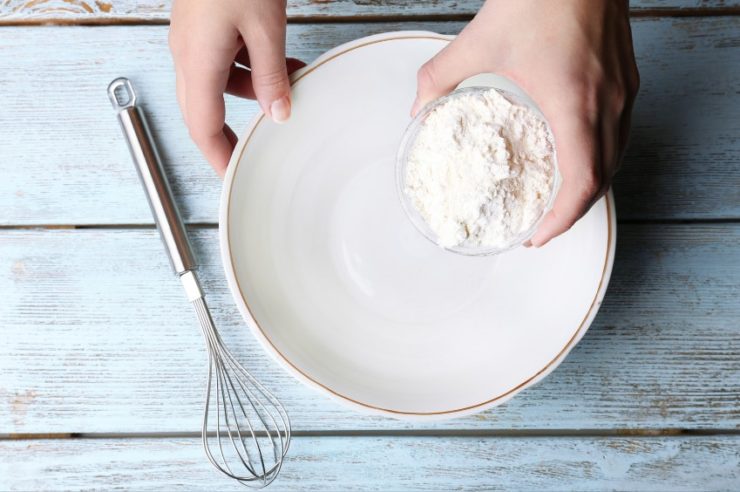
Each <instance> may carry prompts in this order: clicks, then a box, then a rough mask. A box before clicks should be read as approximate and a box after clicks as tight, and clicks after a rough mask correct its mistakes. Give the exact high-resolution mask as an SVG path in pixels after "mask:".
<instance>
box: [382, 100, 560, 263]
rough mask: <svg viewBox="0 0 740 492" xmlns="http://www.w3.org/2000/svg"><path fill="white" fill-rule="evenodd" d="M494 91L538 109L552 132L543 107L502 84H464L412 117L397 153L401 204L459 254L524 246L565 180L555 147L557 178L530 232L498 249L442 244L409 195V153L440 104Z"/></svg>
mask: <svg viewBox="0 0 740 492" xmlns="http://www.w3.org/2000/svg"><path fill="white" fill-rule="evenodd" d="M490 90H495V91H497V92H498V93H499V94H501V95H502V96H504V97H505V98H506V99H508V100H509V102H511V103H513V104H517V105H520V106H526V107H528V108H530V109H532V110H534V111H535V112H536V113H537V114H538V115H539V116H540V117H541V118H542V120H543V121H544V122H545V124H546V125H547V129H548V131H549V132H550V134H551V135H552V129H551V128H550V124H549V123H548V121H547V119H546V118H545V117H544V115H543V114H542V111H540V108H538V107H537V106H535V105H533V104H532V103H530V102H528V101H526V100H524V99H523V98H522V97H520V96H518V95H517V94H514V93H513V92H510V91H507V90H505V89H500V88H498V87H492V86H472V87H462V88H459V89H455V90H454V91H452V92H451V93H449V94H447V95H446V96H442V97H440V98H438V99H435V100H434V101H431V102H430V103H428V104H427V105H426V106H424V107H423V108H422V109H421V110H420V111H419V112H418V113H417V114H416V116H415V117H414V118H413V119H412V120H411V123H409V125H408V126H407V127H406V130H405V131H404V133H403V136H402V137H401V144H400V145H399V148H398V153H397V154H396V191H397V194H398V197H399V200H400V201H401V207H402V208H403V210H404V213H405V214H406V216H407V217H408V219H409V220H410V221H411V223H412V224H413V225H414V227H415V228H416V229H417V230H418V231H419V232H420V233H421V234H422V235H423V236H424V237H425V238H426V239H428V240H429V241H431V242H432V243H434V244H435V245H437V246H438V247H440V248H442V249H445V250H447V251H450V252H452V253H457V254H461V255H466V256H489V255H497V254H501V253H505V252H507V251H510V250H512V249H514V248H518V247H519V246H521V245H522V243H524V242H526V241H527V240H529V239H531V237H532V236H533V235H534V233H535V232H536V231H537V227H539V225H540V223H541V222H542V219H543V218H544V217H545V215H546V214H547V212H548V211H550V210H551V209H552V206H553V204H554V202H555V196H556V195H557V192H558V190H559V188H560V183H561V181H562V180H561V177H560V172H559V171H558V159H557V152H556V151H555V150H554V149H553V162H552V165H553V180H552V185H551V187H550V196H549V197H548V200H547V203H546V204H545V207H544V208H543V209H542V212H541V213H540V215H539V216H538V218H537V220H535V221H534V223H533V224H532V227H530V228H529V229H527V230H526V231H523V232H522V233H521V234H519V235H517V236H516V237H514V238H513V239H512V241H511V242H510V243H509V244H507V245H506V246H504V247H498V248H497V247H490V246H480V247H471V246H451V247H449V246H442V245H440V244H439V241H438V239H437V235H436V233H435V232H434V231H432V229H431V228H430V227H429V225H428V224H427V222H426V220H424V217H422V216H421V214H420V213H419V212H418V211H417V210H416V207H414V205H413V204H412V203H411V200H410V199H409V197H408V195H407V194H406V192H405V189H406V167H407V165H408V155H409V152H410V151H411V147H412V146H413V144H414V142H415V141H416V137H417V135H418V134H419V131H420V130H421V127H422V124H423V122H424V120H425V119H426V117H427V116H428V115H429V113H431V112H432V111H434V110H435V109H436V108H437V107H439V106H441V105H442V104H444V103H446V102H447V101H449V100H450V99H453V98H456V97H459V96H460V95H463V94H469V93H481V92H487V91H490Z"/></svg>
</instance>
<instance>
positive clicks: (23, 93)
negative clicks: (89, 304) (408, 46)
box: [0, 17, 740, 225]
mask: <svg viewBox="0 0 740 492" xmlns="http://www.w3.org/2000/svg"><path fill="white" fill-rule="evenodd" d="M633 24H634V31H635V39H636V46H637V55H638V59H639V62H640V66H641V71H642V78H643V88H642V93H641V95H640V98H639V100H638V104H637V108H636V111H635V115H634V129H633V144H632V149H631V151H630V152H628V155H627V158H626V161H625V164H624V167H623V170H622V173H621V175H620V176H619V177H618V179H617V180H616V185H615V191H616V195H617V206H618V214H619V217H620V218H623V219H624V218H627V219H645V218H653V219H684V218H689V219H702V218H739V217H740V166H738V165H737V163H738V162H740V145H738V138H739V137H738V135H740V117H738V111H737V108H738V107H740V17H722V18H703V19H640V20H636V21H635V22H634V23H633ZM462 26H463V24H462V23H459V22H452V23H435V22H425V23H371V24H351V25H342V24H320V25H319V24H312V25H294V26H291V27H290V29H289V35H288V51H289V53H290V54H291V55H293V56H299V57H301V58H304V59H306V60H311V59H313V58H315V57H316V56H317V55H318V54H320V53H321V52H323V51H325V50H326V49H328V48H330V47H332V46H335V45H337V44H339V43H342V42H345V41H348V40H350V39H353V38H356V37H358V36H362V35H367V34H371V33H377V32H383V31H388V30H398V29H427V30H433V31H439V32H444V33H454V32H457V31H458V30H459V29H460V28H461V27H462ZM166 31H167V28H166V27H165V26H120V27H44V28H39V27H17V28H15V27H14V28H2V29H0V59H2V60H3V70H2V71H0V88H2V90H0V107H2V108H3V111H1V112H0V128H2V131H0V155H1V156H2V158H1V159H0V176H4V178H3V179H1V180H0V209H1V210H3V213H2V214H0V225H3V224H4V225H19V224H130V223H135V224H141V223H151V222H152V219H151V215H150V213H149V210H148V208H147V205H146V201H145V200H144V199H143V196H142V193H141V190H140V185H139V183H138V181H137V177H136V173H135V172H134V171H133V168H132V165H131V162H130V157H129V156H128V153H127V149H126V146H125V144H124V142H123V139H122V137H121V135H120V130H119V128H118V124H117V122H116V119H115V116H114V114H113V112H112V110H111V109H110V105H109V102H108V100H107V96H106V93H105V88H106V86H107V84H108V83H109V82H110V80H112V79H113V78H115V77H116V76H119V75H122V74H126V75H128V76H130V77H131V78H132V79H133V80H134V81H135V82H136V83H137V85H138V87H139V90H140V92H141V97H142V99H143V100H144V101H145V104H146V106H147V107H148V108H149V110H150V111H149V114H150V119H151V123H152V127H153V129H154V131H155V133H156V136H157V138H158V140H159V143H160V147H161V149H162V152H163V154H164V157H165V160H166V161H167V168H168V171H169V172H170V175H171V178H172V181H173V186H174V191H175V194H176V197H177V199H178V201H179V202H180V203H181V204H182V209H183V212H184V215H185V217H186V219H187V220H188V221H190V222H198V223H202V222H210V223H213V222H215V221H216V220H217V208H218V199H219V193H220V181H219V180H218V178H217V177H216V176H215V175H214V174H213V172H212V171H211V169H210V168H209V167H208V166H207V165H206V164H205V163H204V162H203V160H202V158H201V157H200V155H199V153H198V151H197V149H196V148H195V147H194V145H193V144H192V143H191V141H190V140H189V138H188V136H187V131H186V129H185V128H184V126H183V124H182V122H181V118H180V114H179V111H178V109H177V104H176V101H175V95H174V90H173V88H174V77H173V72H172V67H171V61H170V58H169V54H168V50H167V43H166ZM51 40H53V45H54V49H49V42H50V41H51ZM255 110H256V109H255V104H254V103H252V102H245V101H240V100H232V99H231V98H229V104H228V114H229V120H230V121H231V122H233V123H234V126H235V128H236V129H238V130H241V129H243V128H244V127H245V126H246V123H247V122H248V120H249V119H250V118H251V116H252V115H253V114H254V113H255ZM19 170H22V172H19Z"/></svg>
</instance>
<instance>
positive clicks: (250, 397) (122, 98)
mask: <svg viewBox="0 0 740 492" xmlns="http://www.w3.org/2000/svg"><path fill="white" fill-rule="evenodd" d="M108 97H109V98H110V100H111V102H112V103H113V107H114V108H115V109H116V111H117V113H118V120H119V122H120V124H121V128H122V129H123V134H124V136H125V137H126V141H127V142H128V146H129V150H130V151H131V156H132V157H133V159H134V163H135V164H136V169H137V171H138V173H139V178H141V182H142V184H143V186H144V190H145V191H146V195H147V199H148V200H149V205H150V207H151V209H152V214H153V215H154V219H155V221H156V223H157V228H158V229H159V233H160V235H161V237H162V241H163V242H164V245H165V248H166V249H167V252H168V253H169V257H170V262H171V264H172V268H173V269H174V270H175V273H176V274H177V275H178V277H179V278H180V281H181V282H182V284H183V287H185V292H186V294H187V297H188V300H189V301H190V302H191V303H192V304H193V307H194V308H195V312H196V314H197V315H198V321H199V322H200V328H201V330H202V332H203V337H204V339H205V341H206V347H207V349H208V384H207V387H206V401H205V410H204V412H203V448H204V449H205V452H206V455H207V456H208V459H209V460H210V462H211V463H213V465H214V466H215V467H216V468H217V469H218V470H220V471H221V472H222V473H224V474H226V475H228V476H229V477H231V478H233V479H235V480H237V481H239V483H241V484H243V485H247V486H252V487H258V488H261V487H265V486H267V485H268V484H270V483H271V482H272V481H273V480H275V478H276V477H277V475H278V473H279V472H280V468H281V467H282V465H283V459H284V458H285V455H286V453H287V452H288V446H289V445H290V420H289V419H288V414H287V413H286V412H285V409H284V408H283V406H282V404H281V403H280V402H279V401H278V399H277V398H275V396H273V395H272V394H271V393H270V392H269V391H267V389H265V387H264V386H262V384H260V383H259V382H258V381H257V380H256V379H254V377H252V375H251V374H249V372H247V370H246V369H244V367H243V366H242V365H241V364H240V363H239V362H238V361H237V360H236V359H235V358H234V356H233V355H231V352H229V350H228V349H227V348H226V346H225V345H224V343H223V341H222V340H221V336H220V335H219V333H218V330H217V329H216V327H215V326H214V324H213V319H212V318H211V313H210V312H209V311H208V306H207V305H206V301H205V299H204V297H203V291H202V290H201V287H200V284H199V282H198V278H197V277H196V274H195V262H194V260H193V254H192V250H191V247H190V243H189V241H188V236H187V232H186V230H185V227H184V225H183V222H182V219H181V217H180V214H179V212H178V210H177V207H176V206H175V202H174V200H173V198H172V192H171V191H170V187H169V184H168V182H167V178H166V176H165V174H164V171H163V169H162V164H161V161H160V157H159V153H158V152H157V149H156V146H155V145H154V141H153V139H152V136H151V133H150V132H149V128H148V126H147V123H146V119H145V117H144V113H143V112H142V111H141V109H140V107H139V106H137V104H136V93H135V92H134V88H133V86H132V84H131V81H129V80H128V79H126V78H118V79H115V80H114V81H113V82H111V83H110V85H109V86H108Z"/></svg>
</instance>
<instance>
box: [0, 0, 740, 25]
mask: <svg viewBox="0 0 740 492" xmlns="http://www.w3.org/2000/svg"><path fill="white" fill-rule="evenodd" d="M630 3H631V8H632V10H633V12H636V13H640V12H646V11H647V12H650V13H653V14H661V13H671V12H672V11H674V10H676V9H678V12H675V13H679V14H680V13H681V11H682V10H683V11H685V10H692V11H693V10H695V9H699V10H700V11H708V12H709V13H711V12H712V11H713V10H716V11H717V12H719V13H722V12H726V11H728V10H730V9H732V8H735V7H738V6H740V1H738V0H725V1H723V0H669V1H666V0H640V1H632V2H630ZM171 4H172V2H171V0H158V1H152V0H108V1H102V0H5V1H4V2H2V3H0V25H2V24H17V23H41V22H43V23H64V24H72V23H94V24H103V23H123V22H127V23H135V22H168V21H169V13H170V8H171ZM482 4H483V0H456V1H454V2H440V1H439V0H416V1H411V0H409V1H399V0H380V1H378V0H372V1H370V0H364V1H357V0H320V1H317V0H289V1H288V17H289V18H290V19H292V20H306V19H312V20H321V19H332V18H345V19H347V18H349V19H355V20H357V19H368V18H373V19H376V18H383V17H391V18H397V17H419V16H424V17H427V16H439V17H461V16H473V15H475V13H476V12H477V11H478V9H479V8H480V6H481V5H482Z"/></svg>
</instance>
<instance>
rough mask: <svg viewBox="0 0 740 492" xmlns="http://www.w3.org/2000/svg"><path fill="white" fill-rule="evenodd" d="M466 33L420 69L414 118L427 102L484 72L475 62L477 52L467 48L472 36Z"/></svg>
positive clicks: (412, 114)
mask: <svg viewBox="0 0 740 492" xmlns="http://www.w3.org/2000/svg"><path fill="white" fill-rule="evenodd" d="M466 34H467V33H466V32H465V31H463V32H462V33H460V35H459V36H458V37H457V38H455V39H453V40H452V41H451V42H450V44H448V45H447V46H445V48H444V49H443V50H442V51H440V52H439V53H437V54H436V55H435V56H434V57H433V58H432V59H430V60H429V61H428V62H426V63H425V64H424V65H422V66H421V68H419V71H418V72H417V74H416V100H415V101H414V104H413V106H412V108H411V116H416V113H418V112H419V110H420V109H421V108H423V107H424V105H425V104H427V103H428V102H430V101H432V100H434V99H437V98H438V97H442V96H444V95H446V94H448V93H449V92H451V91H452V90H453V89H454V88H455V87H456V86H457V84H459V83H460V82H462V81H463V80H465V79H467V78H468V77H471V76H473V75H475V74H477V73H479V72H480V71H481V67H480V63H477V60H475V59H473V57H474V53H475V52H476V50H474V49H469V47H468V46H467V45H468V44H469V43H470V41H469V36H467V35H466Z"/></svg>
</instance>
